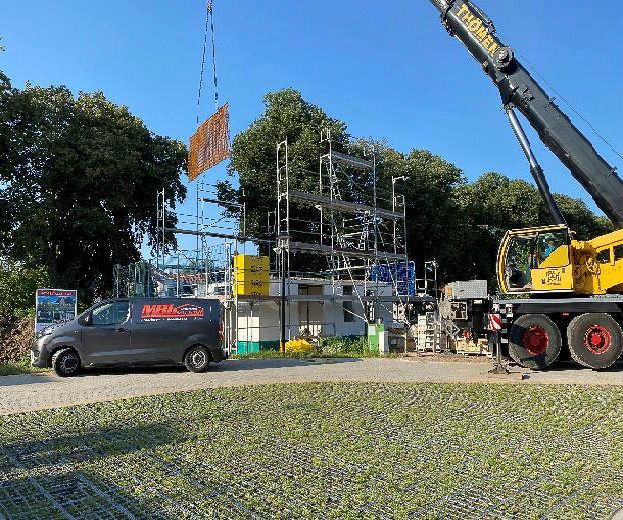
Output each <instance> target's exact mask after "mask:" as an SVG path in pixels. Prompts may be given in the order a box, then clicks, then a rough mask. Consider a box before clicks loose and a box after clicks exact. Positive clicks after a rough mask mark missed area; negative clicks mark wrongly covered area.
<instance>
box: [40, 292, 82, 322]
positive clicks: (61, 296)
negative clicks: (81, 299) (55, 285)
mask: <svg viewBox="0 0 623 520" xmlns="http://www.w3.org/2000/svg"><path fill="white" fill-rule="evenodd" d="M77 314H78V291H72V290H65V289H37V309H36V318H35V331H36V332H37V333H39V332H41V331H42V330H44V329H47V328H48V327H51V326H53V325H56V324H58V323H63V322H65V321H69V320H73V319H74V318H75V317H76V315H77Z"/></svg>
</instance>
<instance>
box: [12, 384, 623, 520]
mask: <svg viewBox="0 0 623 520" xmlns="http://www.w3.org/2000/svg"><path fill="white" fill-rule="evenodd" d="M42 391H45V390H44V389H42ZM622 418H623V391H622V390H619V389H616V388H594V387H593V388H582V387H565V386H546V387H537V386H527V385H496V384H491V385H432V384H329V383H325V384H305V385H272V386H258V387H239V388H230V389H218V390H208V391H198V392H192V393H184V394H172V395H167V396H160V397H150V398H141V399H132V400H128V401H118V402H114V403H106V404H99V405H89V406H80V407H74V408H67V409H63V410H56V411H45V412H36V413H28V414H20V415H14V416H8V417H0V518H1V517H4V518H10V519H25V518H33V519H35V518H36V519H39V518H68V517H71V515H73V516H76V517H79V518H167V519H173V518H176V519H177V518H203V517H209V518H321V519H324V518H442V519H445V518H459V519H461V520H462V519H466V518H483V517H485V518H509V519H510V518H542V517H551V518H569V519H580V518H609V516H610V515H611V513H612V511H613V510H615V509H617V508H620V507H623V436H622V435H621V429H622V422H623V419H622Z"/></svg>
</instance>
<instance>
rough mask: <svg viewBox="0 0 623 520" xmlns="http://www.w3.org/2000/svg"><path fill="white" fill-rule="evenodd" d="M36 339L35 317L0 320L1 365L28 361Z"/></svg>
mask: <svg viewBox="0 0 623 520" xmlns="http://www.w3.org/2000/svg"><path fill="white" fill-rule="evenodd" d="M34 339H35V320H34V318H33V317H30V316H27V317H25V318H19V319H18V318H4V319H2V320H0V365H4V364H9V363H11V364H16V363H20V362H22V361H23V360H24V359H28V357H29V355H30V346H31V345H32V342H33V341H34Z"/></svg>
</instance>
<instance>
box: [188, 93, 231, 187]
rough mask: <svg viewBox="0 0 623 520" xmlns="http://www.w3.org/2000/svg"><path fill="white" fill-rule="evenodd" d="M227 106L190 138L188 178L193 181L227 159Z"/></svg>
mask: <svg viewBox="0 0 623 520" xmlns="http://www.w3.org/2000/svg"><path fill="white" fill-rule="evenodd" d="M229 154H230V150H229V105H228V104H225V105H223V106H222V107H221V108H220V109H219V110H218V112H217V113H216V114H214V115H213V116H212V117H210V119H207V120H206V121H205V122H204V123H203V124H202V125H201V126H200V127H199V128H198V129H197V131H196V132H195V134H194V135H193V136H192V137H191V138H190V147H189V151H188V178H189V180H191V181H193V180H195V179H196V178H197V177H199V175H201V174H202V173H203V172H205V171H206V170H208V169H209V168H212V167H213V166H216V165H217V164H219V163H220V162H222V161H224V160H225V159H227V158H228V157H229Z"/></svg>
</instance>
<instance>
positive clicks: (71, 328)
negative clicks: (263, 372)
mask: <svg viewBox="0 0 623 520" xmlns="http://www.w3.org/2000/svg"><path fill="white" fill-rule="evenodd" d="M221 341H222V328H221V304H220V302H219V301H218V300H214V299H186V298H158V299H117V300H108V301H105V302H103V303H99V304H97V305H94V306H93V307H91V308H90V309H88V310H87V311H85V312H84V313H82V314H81V315H80V316H78V317H77V318H75V319H73V320H71V321H68V322H66V323H63V324H61V325H57V326H53V327H49V328H48V329H45V330H44V331H42V332H41V333H40V334H39V336H38V337H37V339H36V340H35V342H34V344H33V346H32V353H31V354H32V365H33V366H35V367H40V368H44V367H52V368H53V369H54V371H55V372H56V373H57V374H58V375H59V376H62V377H67V376H73V375H76V374H77V373H78V372H79V371H80V369H81V368H89V367H101V366H130V365H140V366H150V365H152V366H153V365H174V364H185V365H186V367H187V368H188V370H190V371H192V372H204V371H205V370H206V369H207V368H208V365H209V364H210V362H211V361H212V362H215V363H219V362H221V361H223V360H224V359H226V358H227V355H226V354H225V352H224V351H223V349H222V347H221Z"/></svg>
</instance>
